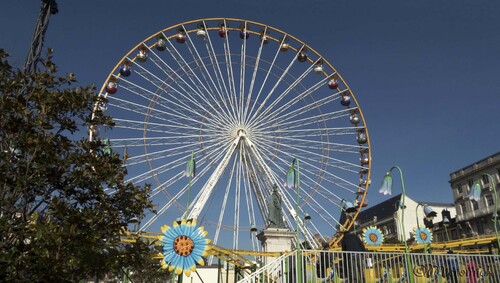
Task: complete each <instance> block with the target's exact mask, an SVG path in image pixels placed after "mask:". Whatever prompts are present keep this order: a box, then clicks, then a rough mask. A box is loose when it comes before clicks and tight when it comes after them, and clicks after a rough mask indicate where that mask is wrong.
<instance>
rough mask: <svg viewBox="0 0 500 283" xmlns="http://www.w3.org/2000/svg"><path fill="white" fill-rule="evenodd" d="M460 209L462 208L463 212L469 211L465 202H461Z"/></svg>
mask: <svg viewBox="0 0 500 283" xmlns="http://www.w3.org/2000/svg"><path fill="white" fill-rule="evenodd" d="M460 209H461V210H462V214H465V213H467V207H466V206H465V203H461V204H460Z"/></svg>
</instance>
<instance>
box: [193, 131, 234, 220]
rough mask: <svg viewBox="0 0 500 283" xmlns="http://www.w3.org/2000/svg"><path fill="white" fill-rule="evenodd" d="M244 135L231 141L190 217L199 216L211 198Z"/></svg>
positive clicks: (202, 190)
mask: <svg viewBox="0 0 500 283" xmlns="http://www.w3.org/2000/svg"><path fill="white" fill-rule="evenodd" d="M241 137H242V135H239V136H238V137H236V138H235V139H234V140H233V142H231V145H230V147H229V149H228V151H227V153H226V155H225V156H224V158H223V159H222V162H221V163H219V166H217V168H216V169H215V171H214V173H213V174H212V176H210V179H209V180H208V182H206V183H205V185H204V186H203V188H202V189H201V193H200V197H199V198H198V200H197V201H196V203H195V205H194V206H193V208H192V209H191V212H190V213H189V215H188V219H189V218H198V215H199V214H200V212H201V210H202V209H203V207H204V206H205V204H206V203H207V200H208V199H209V197H210V195H211V194H212V191H213V189H214V187H215V184H217V182H218V181H219V179H220V177H221V176H222V173H223V172H224V169H225V168H226V167H227V165H228V163H229V160H230V159H231V155H232V154H233V152H234V150H235V149H236V146H237V145H238V143H239V141H240V139H241Z"/></svg>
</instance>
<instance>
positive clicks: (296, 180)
mask: <svg viewBox="0 0 500 283" xmlns="http://www.w3.org/2000/svg"><path fill="white" fill-rule="evenodd" d="M286 186H287V187H288V188H296V189H297V204H296V208H295V237H296V249H297V279H298V281H297V282H298V283H301V282H302V258H301V257H302V255H301V253H300V239H299V201H300V165H299V161H298V160H297V159H295V158H294V159H293V161H292V164H291V165H290V167H289V168H288V171H287V173H286Z"/></svg>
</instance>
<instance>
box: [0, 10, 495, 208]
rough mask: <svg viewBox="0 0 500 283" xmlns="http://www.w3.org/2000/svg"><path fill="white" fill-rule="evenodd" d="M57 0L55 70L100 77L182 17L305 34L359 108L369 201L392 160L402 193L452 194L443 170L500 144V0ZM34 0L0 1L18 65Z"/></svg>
mask: <svg viewBox="0 0 500 283" xmlns="http://www.w3.org/2000/svg"><path fill="white" fill-rule="evenodd" d="M58 2H59V10H60V13H59V14H57V15H55V16H53V17H52V18H51V21H50V25H49V29H48V33H47V38H46V45H45V47H51V48H54V49H55V61H56V63H57V64H58V66H59V71H60V72H61V73H62V74H64V73H66V72H74V73H76V74H77V77H78V78H79V81H80V83H82V84H89V83H95V84H96V85H97V86H99V87H100V85H101V84H102V83H103V81H104V79H105V78H106V76H107V75H108V74H109V72H110V71H111V69H112V68H113V67H114V65H115V64H116V63H117V61H118V60H119V59H120V58H122V56H123V55H124V54H125V53H126V52H128V51H129V50H130V49H131V48H132V47H134V46H135V45H136V44H138V43H139V42H141V41H142V40H143V39H145V38H146V37H148V36H150V35H151V34H153V33H155V32H157V31H159V30H161V29H164V28H166V27H168V26H171V25H174V24H177V23H180V22H183V21H187V20H192V19H200V18H208V17H232V18H241V19H248V20H253V21H258V22H262V23H265V24H268V25H270V26H273V27H276V28H279V29H281V30H284V31H286V32H288V33H290V34H292V35H294V36H296V37H298V38H299V39H301V40H303V41H304V42H306V43H307V44H308V45H310V46H312V47H313V48H314V49H316V50H317V51H318V52H319V53H320V54H322V55H323V56H324V57H325V58H327V59H328V60H329V61H330V62H331V63H333V64H334V66H335V67H336V68H337V70H338V71H339V72H340V74H341V75H342V76H343V77H344V79H345V80H346V81H347V82H348V84H349V86H350V87H351V88H352V89H353V91H354V93H355V95H356V97H357V100H358V102H359V103H360V106H361V109H362V111H363V113H364V115H365V118H366V122H367V126H368V129H369V133H370V138H371V144H372V157H373V165H372V186H371V187H370V189H369V195H368V200H369V202H370V203H371V204H375V203H378V202H380V201H381V200H383V199H384V197H383V196H381V195H379V194H378V192H377V191H378V187H379V185H380V183H381V180H382V178H383V176H384V174H385V171H386V170H388V169H389V168H390V167H391V166H392V165H396V164H397V165H399V166H400V167H401V168H402V169H403V171H404V177H405V182H406V188H407V193H408V195H409V196H410V197H412V198H413V199H417V200H420V201H429V202H430V201H432V202H452V194H451V189H450V186H449V183H448V181H449V174H450V173H451V172H453V171H455V170H458V169H460V168H462V167H464V166H467V165H469V164H471V163H473V162H475V161H477V160H479V159H482V158H484V157H485V156H487V155H490V154H493V153H495V152H498V151H499V150H500V126H499V119H498V113H499V108H500V32H499V31H500V1H497V0H482V1H463V0H454V1H449V0H443V1H435V0H424V1H401V0H392V1H331V0H328V1H326V0H325V1H322V0H321V1H319V0H318V1H296V0H287V1H283V0H280V1H261V0H254V1H227V0H217V1H178V0H177V1H176V0H173V1H165V0H162V1H135V0H134V1H132V0H120V1H118V0H106V1H97V0H94V1H58ZM39 6H40V1H38V0H24V1H3V3H2V4H1V6H0V7H1V11H2V17H0V48H4V49H6V50H7V51H8V52H9V53H10V54H11V55H12V57H11V63H13V64H15V65H17V66H19V67H20V66H22V64H23V63H24V58H25V56H26V54H27V51H28V48H29V43H30V41H31V36H32V33H33V28H34V24H35V22H36V19H37V16H38V12H39ZM397 179H398V178H397V177H396V181H395V184H396V187H395V188H394V190H395V193H398V192H399V191H400V188H399V182H398V180H397Z"/></svg>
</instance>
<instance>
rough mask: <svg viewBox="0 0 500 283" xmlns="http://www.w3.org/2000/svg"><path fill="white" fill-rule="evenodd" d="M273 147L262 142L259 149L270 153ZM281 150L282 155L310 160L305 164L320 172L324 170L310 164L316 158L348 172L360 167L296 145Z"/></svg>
mask: <svg viewBox="0 0 500 283" xmlns="http://www.w3.org/2000/svg"><path fill="white" fill-rule="evenodd" d="M273 148H274V147H272V146H266V144H265V143H262V147H261V149H262V150H263V151H266V152H268V154H272V149H273ZM281 152H282V153H283V155H286V156H288V157H290V158H295V157H297V156H298V157H299V158H300V159H301V160H303V162H311V163H307V165H311V166H312V167H313V168H314V169H317V170H320V172H322V171H324V170H322V169H321V168H320V167H316V166H314V165H312V163H318V160H321V159H324V160H325V161H324V164H328V166H329V167H331V168H335V169H341V170H343V171H346V172H348V173H353V174H358V173H359V169H361V168H362V166H359V165H357V164H354V163H350V162H346V161H343V160H340V159H336V158H332V157H329V156H325V155H321V154H318V153H316V152H310V151H307V150H304V149H300V148H297V147H296V145H294V146H293V147H292V146H288V147H284V148H282V149H281ZM314 156H316V158H314ZM278 158H279V157H278ZM281 161H283V162H285V160H281ZM341 165H344V166H341ZM352 168H358V170H354V169H352ZM325 173H326V174H327V175H328V174H331V173H329V172H325ZM349 184H351V185H353V186H357V185H356V184H354V183H351V182H349Z"/></svg>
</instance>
